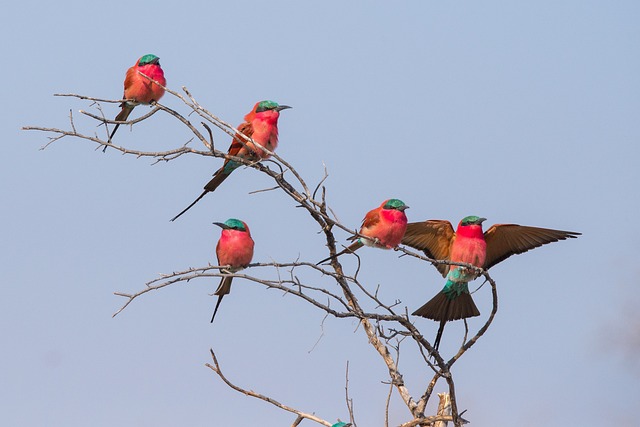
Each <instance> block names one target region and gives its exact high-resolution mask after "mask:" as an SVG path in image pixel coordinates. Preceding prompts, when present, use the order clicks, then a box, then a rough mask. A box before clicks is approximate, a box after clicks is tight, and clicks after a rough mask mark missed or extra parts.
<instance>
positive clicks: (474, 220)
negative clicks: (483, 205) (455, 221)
mask: <svg viewBox="0 0 640 427" xmlns="http://www.w3.org/2000/svg"><path fill="white" fill-rule="evenodd" d="M486 220H487V218H480V217H479V216H475V215H470V216H465V217H464V218H462V221H460V225H462V226H467V225H482V223H483V222H484V221H486Z"/></svg>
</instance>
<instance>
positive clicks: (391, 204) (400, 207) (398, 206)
mask: <svg viewBox="0 0 640 427" xmlns="http://www.w3.org/2000/svg"><path fill="white" fill-rule="evenodd" d="M382 209H395V210H397V211H404V210H405V209H409V206H407V205H405V204H404V202H403V201H402V200H399V199H389V200H387V201H386V202H384V204H383V205H382Z"/></svg>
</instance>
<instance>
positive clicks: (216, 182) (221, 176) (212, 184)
mask: <svg viewBox="0 0 640 427" xmlns="http://www.w3.org/2000/svg"><path fill="white" fill-rule="evenodd" d="M232 170H233V169H232ZM230 174H231V172H226V171H225V168H224V166H222V167H221V168H220V169H218V170H217V171H216V173H214V174H213V178H211V181H209V182H207V185H205V186H204V189H205V190H207V191H215V189H216V188H218V187H219V186H220V184H222V183H223V182H224V180H225V179H227V177H228V176H229V175H230Z"/></svg>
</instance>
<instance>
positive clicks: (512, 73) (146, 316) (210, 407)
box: [0, 1, 640, 427]
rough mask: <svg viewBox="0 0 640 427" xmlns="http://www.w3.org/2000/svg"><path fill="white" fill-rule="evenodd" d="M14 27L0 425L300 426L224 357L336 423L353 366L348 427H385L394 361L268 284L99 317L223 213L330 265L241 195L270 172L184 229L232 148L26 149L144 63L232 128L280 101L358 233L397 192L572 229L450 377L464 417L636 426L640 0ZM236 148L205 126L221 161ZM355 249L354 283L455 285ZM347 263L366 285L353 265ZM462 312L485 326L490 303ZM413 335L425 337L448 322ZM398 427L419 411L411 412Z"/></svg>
mask: <svg viewBox="0 0 640 427" xmlns="http://www.w3.org/2000/svg"><path fill="white" fill-rule="evenodd" d="M0 20H1V22H2V25H0V35H1V36H2V39H3V40H4V42H3V47H2V48H1V49H2V58H3V64H4V66H3V67H1V68H0V76H1V77H2V81H3V82H4V85H3V89H4V90H3V96H4V102H3V105H4V108H3V114H2V117H3V118H2V126H1V127H0V132H1V139H2V142H3V147H4V154H3V156H2V157H1V160H0V162H1V165H0V174H1V177H0V178H1V182H2V187H0V188H1V191H2V194H1V198H2V203H3V205H4V208H3V209H2V210H1V212H0V219H1V221H0V224H2V225H1V227H2V228H1V236H2V242H3V245H2V247H3V249H2V256H1V257H0V263H1V265H2V279H1V289H2V298H1V299H0V301H1V302H0V324H1V325H2V341H3V350H2V351H1V352H0V384H1V386H0V424H2V425H5V426H45V425H46V426H88V425H90V426H94V427H100V426H113V425H121V426H154V427H165V426H186V425H188V426H211V425H227V426H254V425H265V426H286V425H291V423H292V422H293V419H294V417H293V416H292V415H290V414H287V413H284V412H282V411H280V410H278V409H276V408H275V407H272V406H270V405H268V404H266V403H263V402H261V401H257V400H254V399H251V398H247V397H245V396H243V395H240V394H238V393H236V392H234V391H232V390H230V389H229V388H228V387H226V386H225V385H223V384H222V382H221V381H220V380H219V379H218V377H217V376H215V374H213V372H211V371H210V370H208V369H207V368H205V367H204V364H205V363H207V362H209V361H210V358H209V353H208V352H209V348H214V349H215V350H216V352H217V353H218V355H219V359H220V362H221V363H222V367H223V369H224V370H225V373H226V374H227V375H228V377H229V378H230V379H232V380H233V381H235V382H236V383H238V384H239V385H241V386H244V387H246V388H249V389H253V390H255V391H258V392H261V393H265V394H268V395H270V396H271V397H273V398H275V399H277V400H279V401H281V402H282V403H284V404H287V405H290V406H294V407H297V408H298V409H300V410H303V411H307V412H315V413H316V414H317V415H318V416H320V417H322V418H325V419H328V420H331V421H333V420H336V419H337V418H341V419H343V420H344V419H347V418H348V414H347V410H346V407H345V403H344V386H345V365H346V362H347V361H349V364H350V368H349V370H350V382H349V386H350V395H351V397H352V398H353V399H354V405H355V413H356V420H357V421H358V423H359V425H360V426H363V427H364V426H379V425H382V423H383V419H384V400H385V397H386V393H387V385H385V384H382V383H381V381H384V380H386V379H387V378H388V377H387V372H386V368H385V366H384V365H383V363H382V361H381V360H380V359H379V357H378V356H377V354H376V353H374V351H373V350H372V349H371V348H370V347H369V346H368V345H367V342H366V337H365V336H364V333H363V331H362V330H361V329H359V328H358V327H357V323H356V322H354V321H352V320H336V319H332V318H329V319H326V320H324V321H323V317H324V314H323V313H322V312H319V311H318V310H317V309H314V308H313V307H311V306H309V305H307V304H305V303H304V302H302V301H301V300H299V299H297V298H295V297H292V296H284V295H283V294H282V292H280V291H276V290H267V289H265V288H264V287H262V286H260V285H257V284H253V283H250V282H247V281H241V280H237V281H235V282H234V288H233V290H232V293H231V295H230V296H228V297H227V298H225V300H224V301H223V304H222V305H221V308H220V311H219V313H218V318H217V319H216V323H215V324H214V325H211V324H209V318H210V315H211V311H212V309H213V306H214V302H215V299H214V298H212V297H211V296H210V294H211V293H212V292H213V291H214V290H215V287H216V286H217V283H218V281H217V280H215V279H200V280H194V281H192V282H190V283H188V284H178V285H174V286H171V287H169V288H165V289H164V290H162V291H158V292H155V293H152V294H147V295H146V296H144V297H142V298H140V299H139V300H136V301H134V303H132V304H131V305H130V306H129V307H128V308H127V309H126V310H125V311H124V312H122V313H121V314H120V315H118V316H117V317H116V318H112V317H111V315H112V314H113V313H114V312H115V311H116V310H117V309H118V308H119V307H120V305H121V304H122V303H123V302H124V300H123V299H122V298H119V297H117V296H114V295H113V293H114V292H117V291H121V292H135V291H136V290H139V289H142V288H143V286H144V283H145V282H146V281H148V280H151V279H154V278H156V277H158V275H159V274H161V273H169V272H172V271H177V270H182V269H185V268H187V267H191V266H193V267H195V266H205V265H207V263H215V255H214V248H215V244H216V241H217V239H218V236H219V233H220V230H219V229H218V228H217V227H215V226H213V225H211V223H212V222H213V221H224V220H226V219H227V218H229V217H237V218H241V219H243V220H245V221H246V222H247V223H248V224H249V225H250V227H251V229H252V232H253V236H254V239H255V241H256V252H255V258H254V259H255V260H256V261H270V260H277V261H281V262H287V261H292V260H294V259H296V258H298V257H300V258H301V259H305V260H310V261H316V260H319V259H321V258H322V257H324V256H326V252H325V249H326V248H324V246H323V242H322V238H321V236H319V235H318V234H317V229H316V227H315V224H314V223H313V222H312V220H311V219H310V218H309V216H308V215H307V214H306V213H305V212H303V211H302V210H300V209H296V208H295V207H294V206H295V204H294V203H293V202H292V201H291V200H289V199H287V198H286V197H285V196H283V195H281V194H277V193H273V192H271V193H259V194H254V195H250V194H249V192H250V191H253V190H257V189H261V188H266V187H269V186H271V185H272V184H271V182H270V181H269V179H267V178H266V177H264V176H261V175H260V174H259V173H257V172H256V171H253V170H240V171H238V172H236V173H235V174H234V175H233V176H232V177H231V178H230V179H229V180H228V181H227V182H225V184H224V185H223V186H222V187H221V188H220V189H219V190H218V191H216V193H215V194H213V195H209V196H207V197H206V198H205V199H203V200H202V201H201V202H200V203H199V204H198V205H197V206H196V207H195V208H193V209H192V210H191V211H190V212H189V213H188V214H186V215H185V216H184V217H183V218H181V219H180V220H178V221H176V222H175V223H170V222H169V219H170V218H171V217H172V216H173V215H175V214H176V213H177V212H179V211H180V210H181V209H182V208H183V207H185V206H186V205H187V204H188V203H190V202H191V201H192V200H193V199H194V198H195V197H196V196H197V195H198V194H200V191H201V189H202V186H203V185H204V184H205V183H206V182H207V181H208V180H209V178H210V176H211V174H212V173H213V171H214V170H215V169H217V168H218V167H219V165H220V163H221V160H220V159H213V158H200V157H198V158H196V157H191V158H189V157H183V158H180V159H178V160H176V161H172V162H170V163H166V164H158V165H155V166H151V162H150V161H149V159H135V158H133V157H127V156H122V155H120V154H118V153H117V152H116V151H115V150H108V151H107V153H106V154H103V153H102V152H101V151H99V150H96V149H95V148H96V147H95V146H94V145H92V144H91V143H88V142H86V141H80V140H73V139H64V140H61V141H58V142H56V143H55V144H53V145H51V146H50V147H49V148H47V149H46V150H44V151H39V148H40V147H41V146H42V145H44V144H45V143H46V142H47V138H46V137H47V135H45V134H42V133H37V132H24V131H21V130H20V128H21V127H22V126H25V125H41V126H52V127H59V128H67V127H68V126H69V125H68V115H69V111H70V110H73V111H74V112H75V117H76V118H77V123H76V124H77V125H78V126H79V127H80V128H81V129H82V130H83V131H85V132H88V133H91V132H93V131H99V130H100V129H96V128H95V124H94V123H93V122H91V121H90V120H87V119H81V118H80V117H79V115H78V114H77V111H78V110H79V109H88V107H89V105H88V103H86V102H80V101H77V100H73V99H70V98H56V97H53V96H52V95H53V94H54V93H60V92H74V93H80V94H84V95H89V96H96V97H102V98H110V99H117V98H119V97H120V96H121V95H122V81H123V79H124V74H125V71H126V69H127V68H128V67H130V66H131V65H133V64H134V62H135V60H136V59H137V58H138V57H140V56H141V55H143V54H146V53H154V54H156V55H158V56H159V57H160V58H161V64H162V66H163V68H164V70H165V75H166V77H167V81H168V86H169V87H171V88H172V89H175V90H179V88H180V87H181V86H182V85H186V86H187V87H188V88H189V89H190V90H191V91H192V93H193V94H194V95H195V97H196V98H197V99H198V100H199V101H200V103H201V104H202V105H204V106H206V107H207V108H208V109H209V110H210V111H212V112H214V113H215V114H217V115H219V116H220V117H221V118H223V119H224V120H226V121H228V122H230V123H232V124H234V125H237V124H239V123H240V122H241V121H242V117H243V116H244V114H246V113H247V112H248V111H249V110H250V109H251V107H252V106H253V104H254V103H255V102H256V101H259V100H262V99H273V100H275V101H277V102H279V103H282V104H287V105H291V106H293V109H292V110H286V111H284V112H283V113H282V116H281V119H280V146H279V148H278V153H279V154H280V155H281V156H283V157H284V158H285V159H286V160H288V161H289V162H291V163H292V164H293V165H295V166H296V167H297V169H298V171H299V172H300V173H301V174H303V176H304V177H305V178H306V179H307V181H308V182H309V183H311V184H315V183H317V181H318V180H319V179H320V178H321V177H322V174H323V167H324V166H323V165H326V167H327V168H328V171H329V174H330V177H329V179H328V180H327V181H326V186H327V191H328V201H329V203H330V204H331V206H332V207H333V209H334V210H335V211H336V213H337V214H338V215H339V217H340V219H341V220H342V221H343V222H344V223H345V224H347V225H349V226H350V227H352V228H354V229H355V228H357V227H358V226H359V225H360V221H361V220H362V218H363V216H364V214H365V213H366V212H367V211H368V210H369V209H372V208H374V207H376V206H377V205H379V204H380V202H381V201H383V200H385V199H387V198H391V197H394V198H400V199H402V200H403V201H405V202H406V203H407V204H408V205H410V206H411V209H409V210H408V211H407V215H408V216H409V220H410V221H418V220H425V219H447V220H450V221H451V222H454V223H457V222H458V221H459V220H460V219H461V218H462V217H464V216H466V215H480V216H484V217H486V218H488V221H487V222H486V223H485V224H486V226H490V225H491V224H494V223H505V222H514V223H519V224H526V225H534V226H542V227H548V228H557V229H564V230H572V231H579V232H582V233H583V236H581V237H580V238H579V239H575V240H570V241H564V242H559V243H555V244H551V245H548V246H545V247H543V248H540V249H536V250H534V251H532V252H529V253H526V254H523V255H520V256H516V257H513V258H510V259H509V260H507V261H506V262H504V263H502V264H499V265H498V266H496V267H495V268H494V269H493V270H492V276H493V277H494V279H495V280H496V281H497V283H498V286H499V288H498V290H499V298H500V309H499V311H498V315H497V318H496V320H495V322H494V324H493V326H492V327H491V329H490V330H489V331H488V332H487V334H486V335H485V336H484V337H483V338H482V339H481V340H480V341H479V342H478V343H477V345H476V346H475V347H474V348H473V349H472V350H471V351H469V352H468V353H467V354H466V355H465V357H464V358H463V359H462V360H460V361H459V362H458V364H457V365H456V366H455V367H454V369H453V373H454V375H455V379H456V385H457V392H458V404H459V407H460V409H467V412H466V413H465V415H464V417H465V418H466V419H468V420H470V421H471V422H472V425H477V426H487V425H493V426H538V425H541V424H544V425H546V426H569V425H588V424H593V423H594V422H596V423H597V422H598V421H601V420H603V419H605V417H606V419H607V421H608V423H610V424H612V425H618V426H632V425H636V423H637V408H638V405H639V404H640V386H639V382H640V363H639V361H638V360H639V359H638V356H637V355H638V352H639V351H640V315H639V314H638V310H637V307H638V304H640V291H639V290H638V285H639V283H638V277H639V274H640V266H639V262H638V261H639V257H640V247H639V246H638V240H639V239H640V221H638V218H639V215H640V202H639V199H640V195H639V194H638V184H639V182H640V172H639V164H638V160H639V158H640V148H639V142H640V121H639V117H640V52H639V50H638V46H640V25H639V22H640V3H638V2H635V1H619V2H605V1H536V2H526V3H524V2H517V4H516V3H514V2H506V1H492V2H444V3H443V2H422V1H421V2H418V1H405V2H379V1H377V2H360V1H356V2H344V1H339V2H334V1H325V2H299V1H288V2H278V1H277V2H246V1H227V2H209V3H206V4H205V3H204V2H193V1H182V2H166V1H157V2H118V1H116V2H109V3H108V4H107V3H105V4H100V5H98V3H92V2H79V1H78V2H70V1H61V2H51V3H42V2H35V1H22V2H9V3H7V4H6V5H5V6H4V11H3V13H2V17H1V18H0ZM163 102H164V103H165V104H166V105H168V106H171V107H174V108H182V107H181V105H180V102H179V101H178V100H176V99H175V98H172V97H170V96H165V98H164V99H163ZM106 109H107V114H108V115H109V116H113V117H115V114H116V113H117V107H116V106H114V105H108V106H106ZM146 111H148V110H147V109H146V107H140V108H138V109H136V111H135V112H134V116H136V117H137V116H138V115H140V114H142V113H143V112H146ZM182 111H184V110H182ZM116 138H117V140H118V142H120V143H122V144H125V145H128V146H130V147H132V148H139V149H143V150H163V149H169V148H173V147H178V146H180V145H182V144H184V143H185V142H186V141H187V140H188V139H189V134H188V133H187V131H186V130H185V129H183V128H181V127H180V126H179V125H178V124H177V122H176V121H175V120H173V119H172V118H171V117H169V116H167V115H162V114H157V115H156V116H154V117H153V118H152V119H151V120H148V121H146V122H144V123H140V124H138V125H135V126H134V127H133V129H132V130H130V129H129V128H121V129H120V130H119V132H118V135H117V137H116ZM229 141H230V138H229V137H228V136H226V135H224V134H223V133H222V132H216V142H217V144H219V146H220V147H225V148H226V147H227V145H228V143H229ZM347 237H348V234H347V233H342V232H339V233H338V238H339V239H341V242H343V243H344V242H346V238H347ZM361 255H362V271H361V276H360V278H361V279H362V280H363V281H364V282H365V283H366V284H367V287H368V288H369V289H375V287H376V286H377V285H380V294H381V297H382V298H384V299H385V300H386V301H388V302H392V301H394V300H396V299H398V300H400V301H401V304H403V305H406V306H407V308H408V310H409V311H412V310H414V309H415V308H417V307H419V306H420V305H422V304H423V303H424V302H425V301H426V300H428V299H429V298H431V297H432V296H433V295H435V293H436V292H438V290H439V289H440V288H441V287H442V285H443V283H444V281H443V279H442V277H440V276H439V275H438V274H437V272H436V270H435V269H434V268H433V267H431V266H429V265H427V264H424V263H422V262H419V261H418V260H416V259H410V258H407V257H404V258H400V259H398V254H397V253H395V252H388V251H381V250H373V249H369V248H364V249H362V251H361ZM345 266H346V268H347V269H348V271H350V272H353V269H354V268H355V261H354V259H353V257H351V259H349V258H347V259H345ZM251 273H252V274H256V275H259V274H265V275H267V276H268V275H272V273H269V272H268V271H267V270H264V272H262V271H258V270H254V271H252V272H251ZM306 278H307V279H309V280H318V278H317V277H313V275H308V276H306ZM317 283H318V284H328V283H329V282H321V281H318V282H317ZM477 284H479V283H476V285H477ZM474 298H475V300H476V301H477V304H478V306H479V308H480V310H481V311H482V313H483V317H482V318H480V319H474V320H472V321H471V322H470V325H471V326H472V327H475V328H477V327H478V326H479V325H481V324H482V322H483V321H484V319H485V316H486V315H487V314H488V313H489V310H490V300H491V298H490V289H489V288H488V287H486V286H485V287H483V288H482V289H481V290H480V291H479V292H477V293H476V294H475V297H474ZM416 324H417V325H418V327H420V328H421V329H422V330H423V331H424V333H425V334H426V336H428V337H429V338H431V339H433V337H434V335H435V332H436V329H437V325H436V323H435V322H432V321H429V320H426V319H416ZM461 334H462V326H461V324H460V322H457V323H456V324H452V325H449V326H447V329H446V330H445V337H444V341H443V345H442V351H443V353H444V354H445V355H450V354H452V352H453V351H454V350H455V348H456V343H457V342H459V340H460V337H461ZM318 340H319V342H318ZM402 350H403V353H402V354H403V356H402V359H401V362H400V369H401V372H402V373H403V374H404V378H405V380H406V381H407V385H408V387H409V390H410V391H411V392H412V393H413V395H414V396H416V397H418V396H419V395H420V394H421V393H422V392H423V390H424V387H425V384H426V382H427V381H428V379H430V378H431V375H430V373H429V371H428V370H426V369H425V368H424V366H423V365H422V364H421V363H420V360H419V357H417V356H416V354H415V353H416V348H415V346H413V345H411V344H408V343H405V344H404V345H403V347H402ZM444 389H445V385H444V384H439V386H438V387H437V390H436V391H444ZM435 400H437V399H434V401H435ZM430 410H431V411H432V410H433V407H430ZM391 418H392V422H393V423H396V424H398V423H401V422H403V421H406V420H408V419H409V414H408V411H407V410H406V409H405V407H404V406H403V405H402V403H401V402H399V400H398V399H394V402H393V405H392V409H391ZM303 425H305V426H306V425H312V423H311V422H309V421H305V422H303Z"/></svg>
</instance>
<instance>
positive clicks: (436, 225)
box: [402, 216, 580, 350]
mask: <svg viewBox="0 0 640 427" xmlns="http://www.w3.org/2000/svg"><path fill="white" fill-rule="evenodd" d="M485 220H486V219H485V218H480V217H477V216H468V217H465V218H463V219H462V221H460V223H459V224H458V229H457V230H456V232H454V231H453V226H452V225H451V223H450V222H449V221H442V220H430V221H424V222H414V223H411V224H408V225H407V231H406V233H405V235H404V238H403V239H402V243H404V244H405V245H408V246H411V247H412V248H416V249H419V250H421V251H424V253H425V254H426V255H427V256H428V257H429V258H432V259H436V260H450V261H455V262H464V263H467V264H472V265H475V266H476V267H480V268H484V269H485V270H487V269H489V268H490V267H492V266H494V265H496V264H497V263H499V262H501V261H504V260H505V259H507V258H509V257H510V256H511V255H515V254H521V253H523V252H527V251H528V250H530V249H533V248H537V247H539V246H542V245H545V244H547V243H551V242H557V241H559V240H565V239H567V238H575V237H577V236H579V235H580V233H576V232H573V231H562V230H551V229H548V228H538V227H526V226H522V225H517V224H495V225H493V226H491V227H490V228H489V229H488V230H487V231H486V232H485V233H483V232H482V223H483V222H484V221H485ZM436 268H437V269H438V271H440V273H441V274H442V276H443V277H446V278H447V283H446V284H445V286H444V289H442V291H441V292H440V293H438V294H437V295H436V296H435V297H433V298H432V299H431V300H430V301H429V302H427V303H426V304H425V305H423V306H422V307H420V308H419V309H417V310H416V311H415V312H413V315H414V316H421V317H426V318H428V319H432V320H436V321H439V322H440V328H439V329H438V333H437V335H436V340H435V342H434V348H435V349H436V350H437V349H438V346H439V344H440V339H441V338H442V332H443V331H444V325H445V323H446V322H447V321H449V320H458V319H466V318H468V317H474V316H479V315H480V312H479V311H478V308H477V307H476V305H475V303H474V302H473V299H472V298H471V294H470V293H469V287H468V283H469V282H470V281H471V280H473V279H475V278H476V277H477V274H476V273H475V272H473V271H471V270H469V269H468V268H465V267H462V266H457V265H451V266H449V265H446V264H439V265H437V266H436Z"/></svg>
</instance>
